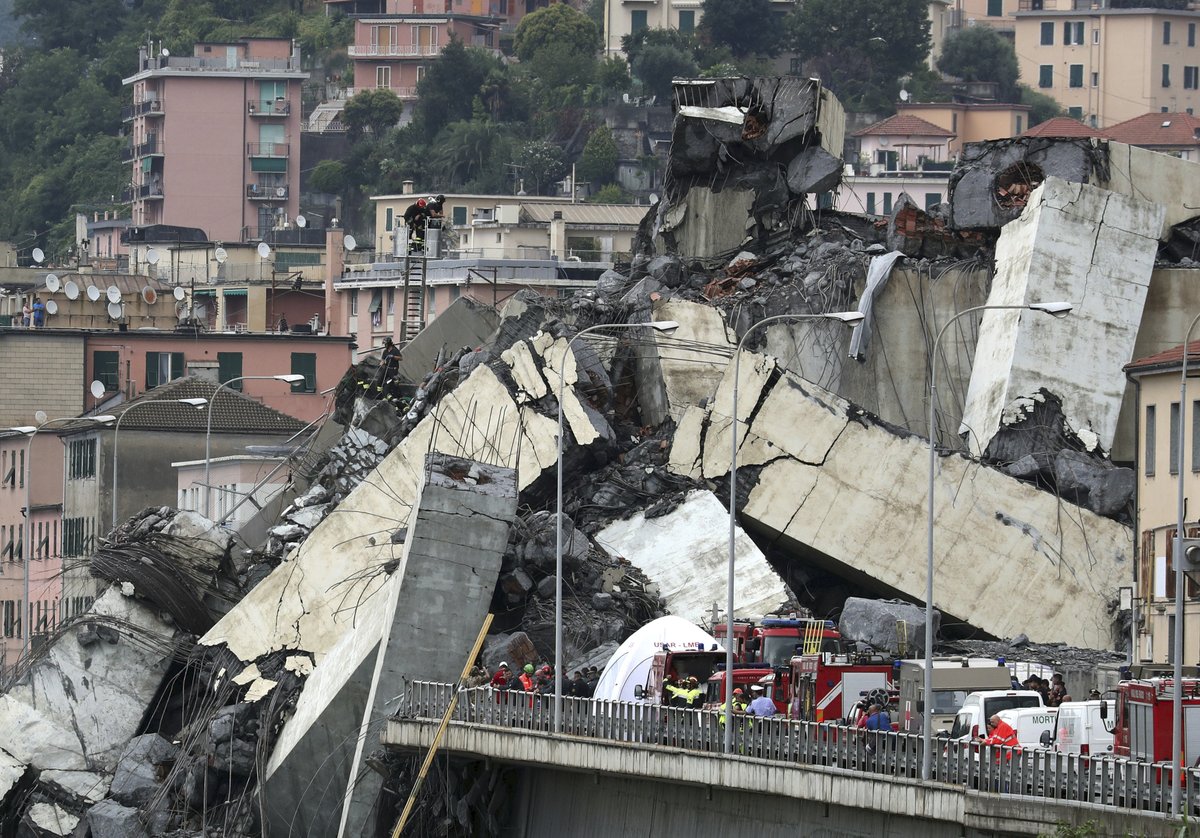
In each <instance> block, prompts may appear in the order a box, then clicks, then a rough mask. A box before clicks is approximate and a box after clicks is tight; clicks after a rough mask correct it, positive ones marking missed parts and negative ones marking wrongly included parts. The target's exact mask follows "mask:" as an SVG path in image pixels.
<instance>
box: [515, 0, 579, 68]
mask: <svg viewBox="0 0 1200 838" xmlns="http://www.w3.org/2000/svg"><path fill="white" fill-rule="evenodd" d="M555 44H558V45H563V46H565V47H566V48H567V49H568V50H570V51H571V52H574V53H576V54H579V55H591V56H594V55H595V54H596V53H597V52H598V51H599V50H600V30H599V29H598V28H597V27H596V24H594V23H592V21H591V19H590V18H589V17H588V16H587V15H585V14H583V13H582V12H577V11H575V10H574V9H573V8H571V7H570V6H568V5H567V4H566V3H555V4H554V5H552V6H546V7H545V8H543V9H538V10H537V11H536V12H533V13H531V14H528V15H525V17H523V18H521V22H520V23H519V24H517V33H516V36H515V38H514V40H513V51H514V52H516V54H517V57H518V58H520V59H521V60H522V61H529V60H531V59H532V58H533V57H534V56H535V55H537V54H538V53H539V52H540V51H542V50H543V49H545V48H546V47H548V46H551V45H555Z"/></svg>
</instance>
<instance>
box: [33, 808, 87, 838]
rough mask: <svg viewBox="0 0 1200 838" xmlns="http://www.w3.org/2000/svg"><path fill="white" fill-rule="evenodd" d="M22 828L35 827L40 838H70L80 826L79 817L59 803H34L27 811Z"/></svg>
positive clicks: (35, 832) (35, 831)
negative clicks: (56, 836) (57, 837)
mask: <svg viewBox="0 0 1200 838" xmlns="http://www.w3.org/2000/svg"><path fill="white" fill-rule="evenodd" d="M22 821H23V823H22V826H23V827H25V828H29V827H33V829H34V832H33V833H27V834H36V835H37V836H38V837H39V838H43V836H50V835H62V836H68V835H71V834H72V833H74V831H75V828H76V827H77V826H78V825H79V816H78V815H74V814H72V813H70V812H68V811H67V810H66V809H64V808H63V807H62V806H59V805H58V804H57V803H48V802H45V801H43V802H39V803H34V804H33V805H32V806H30V807H29V808H28V809H27V810H26V811H25V817H24V818H22Z"/></svg>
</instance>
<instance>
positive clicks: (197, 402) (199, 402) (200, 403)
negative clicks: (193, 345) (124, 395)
mask: <svg viewBox="0 0 1200 838" xmlns="http://www.w3.org/2000/svg"><path fill="white" fill-rule="evenodd" d="M164 403H166V404H186V405H191V406H192V407H194V408H196V409H197V410H199V409H200V408H202V407H204V406H205V405H206V404H208V399H202V398H192V399H162V400H161V401H160V400H157V399H151V400H150V401H145V402H136V403H133V404H130V405H129V406H128V407H126V408H125V409H124V410H123V411H121V415H120V416H118V417H117V424H116V426H115V427H114V428H113V475H112V516H111V520H110V521H109V524H108V528H109V529H110V530H111V529H113V528H114V527H116V526H117V464H118V459H117V455H118V454H119V453H120V449H119V448H118V447H117V440H118V439H120V434H121V420H123V419H124V418H125V416H126V415H127V414H129V413H131V412H133V411H134V410H136V409H137V408H139V407H142V406H143V405H147V404H164Z"/></svg>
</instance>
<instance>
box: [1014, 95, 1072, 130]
mask: <svg viewBox="0 0 1200 838" xmlns="http://www.w3.org/2000/svg"><path fill="white" fill-rule="evenodd" d="M1018 90H1019V91H1020V102H1021V104H1022V105H1029V107H1030V108H1031V110H1030V111H1029V127H1030V128H1032V127H1033V126H1034V125H1037V124H1038V123H1040V122H1045V121H1046V120H1047V119H1053V118H1054V117H1056V116H1062V115H1063V109H1062V105H1060V104H1058V102H1057V101H1056V100H1054V99H1052V98H1050V97H1049V96H1047V95H1046V94H1045V93H1038V92H1037V91H1036V90H1034V89H1033V88H1031V87H1027V86H1025V85H1023V84H1022V85H1019V86H1018Z"/></svg>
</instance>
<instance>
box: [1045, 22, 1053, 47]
mask: <svg viewBox="0 0 1200 838" xmlns="http://www.w3.org/2000/svg"><path fill="white" fill-rule="evenodd" d="M1042 46H1044V47H1052V46H1054V21H1050V20H1048V21H1046V22H1044V23H1043V24H1042Z"/></svg>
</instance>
